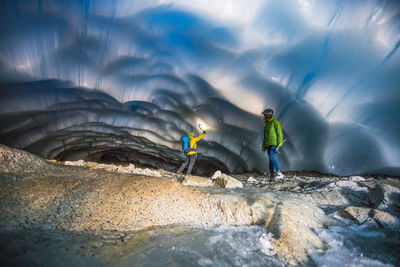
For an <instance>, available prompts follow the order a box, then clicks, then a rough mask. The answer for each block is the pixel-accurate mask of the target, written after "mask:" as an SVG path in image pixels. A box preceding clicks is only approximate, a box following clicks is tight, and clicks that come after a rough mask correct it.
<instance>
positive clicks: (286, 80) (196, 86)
mask: <svg viewBox="0 0 400 267" xmlns="http://www.w3.org/2000/svg"><path fill="white" fill-rule="evenodd" d="M0 7H1V9H0V13H1V14H0V20H1V22H0V143H2V144H6V145H9V146H12V147H16V148H22V149H26V150H28V151H31V152H33V153H36V154H38V155H41V156H43V157H46V158H57V159H61V160H76V159H85V160H100V161H101V160H105V161H130V162H135V163H141V164H144V165H150V166H154V167H162V168H165V169H170V170H173V169H175V168H176V166H178V164H179V163H180V162H182V158H181V157H180V151H179V150H180V144H179V138H180V136H181V135H183V134H185V133H187V132H189V131H195V132H197V133H199V130H198V128H197V125H198V123H200V122H204V123H206V124H207V125H208V128H209V131H208V134H207V136H206V138H205V139H204V140H202V141H201V142H200V143H199V147H200V149H199V152H200V154H201V157H200V158H199V161H198V165H197V164H196V167H197V169H198V170H203V171H205V170H214V169H222V170H224V171H230V172H242V171H250V170H259V171H265V170H267V159H266V155H264V154H263V153H262V152H261V143H262V137H263V124H262V120H261V118H260V112H261V111H262V110H263V109H264V108H266V107H270V108H273V109H274V110H275V113H276V116H277V117H278V118H279V120H280V121H281V122H282V126H283V130H284V134H285V138H286V139H287V142H286V144H285V146H284V148H283V152H282V154H281V156H280V160H281V165H283V170H316V171H321V172H328V173H334V174H339V175H349V174H356V173H382V174H397V175H400V145H399V144H400V52H399V46H400V5H399V3H398V2H397V1H372V0H371V1H364V0H354V1H340V0H337V1H331V0H325V1H317V0H314V1H312V0H298V1H294V0H287V1H282V0H265V1H264V0H254V1H248V0H236V1H234V0H230V1H228V0H220V1H218V0H193V1H186V0H176V1H169V0H164V1H163V0H159V1H152V0H146V1H144V0H143V1H133V0H109V1H107V0H102V1H100V0H99V1H89V0H68V1H61V0H60V1H57V0H46V1H38V0H27V1H17V0H9V1H1V3H0Z"/></svg>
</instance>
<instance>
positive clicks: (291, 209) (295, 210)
mask: <svg viewBox="0 0 400 267" xmlns="http://www.w3.org/2000/svg"><path fill="white" fill-rule="evenodd" d="M324 217H325V214H324V212H323V211H322V210H321V209H320V208H318V207H317V206H316V205H314V204H313V203H310V202H301V201H290V200H289V201H283V202H281V203H279V204H277V205H276V207H275V208H274V209H270V211H269V213H268V217H267V219H266V222H265V226H266V228H267V230H268V232H271V233H272V234H273V236H274V240H273V245H274V248H275V250H276V253H277V256H279V257H282V258H285V259H286V260H287V261H288V263H289V265H296V264H297V263H298V262H305V261H307V252H308V251H309V250H310V249H320V248H323V247H324V242H323V241H322V240H321V239H320V238H319V236H318V235H317V234H316V233H315V231H314V229H316V228H321V227H322V225H323V221H324Z"/></svg>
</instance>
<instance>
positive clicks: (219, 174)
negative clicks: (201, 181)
mask: <svg viewBox="0 0 400 267" xmlns="http://www.w3.org/2000/svg"><path fill="white" fill-rule="evenodd" d="M221 174H222V172H221V171H219V170H218V171H216V172H214V174H213V176H212V177H211V179H212V180H215V179H217V178H218V177H220V176H221Z"/></svg>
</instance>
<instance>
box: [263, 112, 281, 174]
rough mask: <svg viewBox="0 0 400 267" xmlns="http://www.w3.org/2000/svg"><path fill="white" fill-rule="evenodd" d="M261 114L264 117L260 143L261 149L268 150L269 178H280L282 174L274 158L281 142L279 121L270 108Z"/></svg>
mask: <svg viewBox="0 0 400 267" xmlns="http://www.w3.org/2000/svg"><path fill="white" fill-rule="evenodd" d="M261 114H262V115H263V119H264V140H263V143H262V151H265V150H267V151H268V157H269V174H270V177H271V179H274V178H276V179H282V178H283V177H284V176H283V174H282V172H281V168H280V166H279V161H278V159H277V158H276V156H277V155H278V152H279V149H280V148H281V147H282V143H283V133H282V126H281V123H280V122H279V121H278V120H277V119H276V118H274V117H273V115H274V111H273V110H272V109H270V108H269V109H266V110H264V111H263V112H262V113H261ZM275 171H276V175H275Z"/></svg>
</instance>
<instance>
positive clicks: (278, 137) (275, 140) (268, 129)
mask: <svg viewBox="0 0 400 267" xmlns="http://www.w3.org/2000/svg"><path fill="white" fill-rule="evenodd" d="M282 142H283V133H282V126H281V123H280V122H279V121H278V120H277V119H276V118H270V119H268V120H267V122H266V123H265V127H264V141H263V144H262V151H265V149H267V146H276V145H277V146H279V147H280V146H282Z"/></svg>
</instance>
